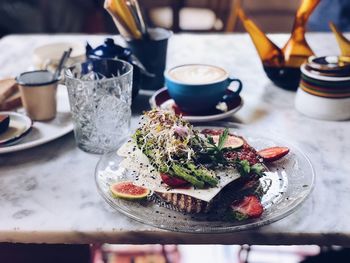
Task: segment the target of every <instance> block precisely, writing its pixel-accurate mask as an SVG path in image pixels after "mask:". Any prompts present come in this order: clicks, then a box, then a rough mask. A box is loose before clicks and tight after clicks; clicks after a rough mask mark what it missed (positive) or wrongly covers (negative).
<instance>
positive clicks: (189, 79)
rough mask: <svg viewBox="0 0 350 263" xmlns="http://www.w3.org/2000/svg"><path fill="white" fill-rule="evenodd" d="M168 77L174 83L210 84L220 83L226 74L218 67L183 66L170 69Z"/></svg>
mask: <svg viewBox="0 0 350 263" xmlns="http://www.w3.org/2000/svg"><path fill="white" fill-rule="evenodd" d="M168 76H169V77H170V78H171V79H173V80H174V81H176V82H181V83H184V84H194V85H199V84H210V83H215V82H219V81H222V80H224V79H226V78H227V77H228V73H227V72H226V71H225V70H224V69H222V68H219V67H215V66H209V65H200V64H198V65H196V64H193V65H184V66H179V67H175V68H173V69H171V70H170V71H169V72H168Z"/></svg>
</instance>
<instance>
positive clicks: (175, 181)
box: [160, 173, 188, 188]
mask: <svg viewBox="0 0 350 263" xmlns="http://www.w3.org/2000/svg"><path fill="white" fill-rule="evenodd" d="M160 177H161V178H162V181H163V182H164V183H165V184H167V185H169V186H170V187H173V188H177V187H181V186H186V185H188V182H187V181H185V180H182V179H180V178H177V177H173V176H170V175H168V174H166V173H161V174H160Z"/></svg>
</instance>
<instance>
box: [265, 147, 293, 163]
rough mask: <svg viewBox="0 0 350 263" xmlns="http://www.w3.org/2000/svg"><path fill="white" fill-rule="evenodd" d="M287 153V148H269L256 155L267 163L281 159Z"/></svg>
mask: <svg viewBox="0 0 350 263" xmlns="http://www.w3.org/2000/svg"><path fill="white" fill-rule="evenodd" d="M287 153H289V149H288V148H287V147H271V148H266V149H263V150H261V151H258V154H259V155H260V156H261V157H262V158H263V159H264V161H267V162H273V161H276V160H278V159H281V158H282V157H283V156H285V155H286V154H287Z"/></svg>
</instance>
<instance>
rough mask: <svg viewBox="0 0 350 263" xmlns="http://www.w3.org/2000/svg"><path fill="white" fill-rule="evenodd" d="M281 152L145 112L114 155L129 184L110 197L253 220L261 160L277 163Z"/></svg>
mask: <svg viewBox="0 0 350 263" xmlns="http://www.w3.org/2000/svg"><path fill="white" fill-rule="evenodd" d="M287 153H288V149H287V148H283V147H274V148H269V149H265V150H263V151H261V152H257V151H256V150H255V149H254V148H252V147H251V146H250V145H249V144H248V142H247V141H246V140H245V139H244V138H242V137H240V136H236V135H233V134H230V133H229V130H228V129H220V130H213V129H204V130H196V129H195V128H194V127H193V126H192V125H191V124H190V123H188V122H186V121H184V120H183V119H182V118H181V117H180V116H177V115H174V114H173V113H171V112H167V111H161V110H151V111H148V112H146V113H145V114H144V115H143V116H142V117H141V121H140V127H139V128H138V129H137V130H136V132H135V133H134V135H133V136H132V138H131V139H130V140H129V141H128V142H127V143H125V144H124V145H123V146H122V147H121V148H120V149H119V150H118V155H119V156H121V157H124V159H123V161H122V162H121V163H120V167H122V168H123V169H126V170H128V171H131V172H132V173H133V175H134V176H133V177H134V178H135V179H134V180H133V181H132V182H125V181H124V182H118V183H116V184H114V185H112V186H111V192H112V193H113V194H114V195H115V196H116V197H119V198H127V199H134V198H135V197H138V198H144V197H146V196H147V195H150V194H153V195H156V196H157V197H159V198H161V199H162V200H163V201H165V202H167V203H169V204H171V205H172V206H173V207H174V208H176V209H177V210H179V211H183V212H187V213H207V212H209V211H212V210H213V209H217V207H219V206H218V204H220V207H221V208H222V207H223V205H222V204H223V203H225V206H224V207H225V209H227V211H229V213H228V214H229V215H230V216H231V217H232V218H234V219H237V220H241V219H245V218H254V217H259V216H260V215H261V214H262V213H263V206H262V205H261V203H260V200H261V196H262V195H263V191H262V187H261V184H260V178H261V177H262V176H264V171H265V169H266V168H265V166H264V161H272V160H276V159H278V158H281V157H282V156H284V155H285V154H287Z"/></svg>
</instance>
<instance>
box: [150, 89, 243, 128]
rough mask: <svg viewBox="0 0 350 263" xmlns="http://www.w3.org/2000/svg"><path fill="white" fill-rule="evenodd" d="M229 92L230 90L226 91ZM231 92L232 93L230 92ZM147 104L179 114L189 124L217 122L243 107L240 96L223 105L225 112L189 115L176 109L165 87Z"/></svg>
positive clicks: (215, 111) (217, 110)
mask: <svg viewBox="0 0 350 263" xmlns="http://www.w3.org/2000/svg"><path fill="white" fill-rule="evenodd" d="M228 92H230V90H228ZM231 92H232V91H231ZM149 103H150V105H151V107H152V108H160V109H165V110H171V111H174V112H175V113H176V114H181V115H182V117H183V119H185V120H187V121H189V122H210V121H218V120H222V119H225V118H228V117H231V116H232V115H233V114H234V113H236V112H237V111H238V110H240V109H241V108H242V106H243V99H242V97H240V96H237V98H236V100H234V101H232V102H230V103H228V104H226V103H224V104H226V105H223V106H224V107H223V108H226V110H219V109H214V110H213V113H212V114H206V115H191V114H188V113H185V112H183V111H181V109H180V108H178V107H177V105H176V104H175V102H174V100H173V99H171V98H170V95H169V93H168V89H167V88H166V87H164V88H161V89H160V90H158V91H156V92H155V93H154V94H153V95H152V97H151V98H150V100H149Z"/></svg>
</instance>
